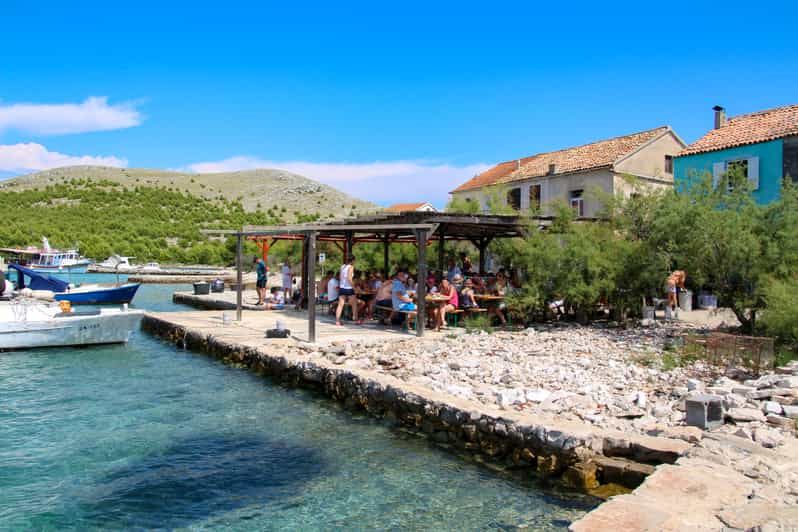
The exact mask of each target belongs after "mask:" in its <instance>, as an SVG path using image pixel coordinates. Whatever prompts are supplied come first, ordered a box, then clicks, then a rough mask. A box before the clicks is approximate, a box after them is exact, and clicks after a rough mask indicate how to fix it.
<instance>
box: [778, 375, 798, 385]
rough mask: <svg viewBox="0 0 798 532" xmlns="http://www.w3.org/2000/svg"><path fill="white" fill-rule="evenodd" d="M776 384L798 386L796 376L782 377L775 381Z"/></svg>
mask: <svg viewBox="0 0 798 532" xmlns="http://www.w3.org/2000/svg"><path fill="white" fill-rule="evenodd" d="M776 386H777V387H779V388H798V377H796V376H793V377H782V378H780V379H779V380H778V381H776Z"/></svg>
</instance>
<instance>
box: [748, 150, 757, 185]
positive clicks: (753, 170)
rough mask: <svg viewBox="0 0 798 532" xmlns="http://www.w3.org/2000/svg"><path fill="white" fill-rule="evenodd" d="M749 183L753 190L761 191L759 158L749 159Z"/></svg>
mask: <svg viewBox="0 0 798 532" xmlns="http://www.w3.org/2000/svg"><path fill="white" fill-rule="evenodd" d="M748 183H749V184H750V185H751V190H759V157H750V158H749V159H748Z"/></svg>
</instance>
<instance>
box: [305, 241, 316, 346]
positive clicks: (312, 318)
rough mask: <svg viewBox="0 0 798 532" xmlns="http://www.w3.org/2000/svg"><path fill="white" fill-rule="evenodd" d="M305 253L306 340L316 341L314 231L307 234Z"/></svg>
mask: <svg viewBox="0 0 798 532" xmlns="http://www.w3.org/2000/svg"><path fill="white" fill-rule="evenodd" d="M306 240H307V243H308V248H307V253H306V254H305V257H306V261H307V265H306V267H305V271H306V272H307V275H308V279H307V284H306V285H305V286H307V292H305V296H306V297H307V300H308V341H309V342H310V343H315V342H316V232H315V231H311V232H310V233H308V236H307V239H306Z"/></svg>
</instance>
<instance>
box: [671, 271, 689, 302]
mask: <svg viewBox="0 0 798 532" xmlns="http://www.w3.org/2000/svg"><path fill="white" fill-rule="evenodd" d="M685 280H687V272H685V271H684V270H676V271H674V272H673V273H672V274H670V275H669V276H668V280H667V284H668V305H670V307H671V312H676V309H677V308H678V307H679V290H685V288H684V282H685Z"/></svg>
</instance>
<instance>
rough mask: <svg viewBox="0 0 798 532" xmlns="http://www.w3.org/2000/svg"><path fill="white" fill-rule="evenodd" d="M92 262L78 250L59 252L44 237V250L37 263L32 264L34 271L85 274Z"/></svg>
mask: <svg viewBox="0 0 798 532" xmlns="http://www.w3.org/2000/svg"><path fill="white" fill-rule="evenodd" d="M91 263H92V261H91V260H89V259H87V258H86V257H83V256H81V254H80V253H78V250H77V249H68V250H63V251H62V250H58V249H52V248H51V247H50V242H49V241H48V240H47V237H42V249H41V251H40V253H39V257H38V259H37V260H36V261H34V262H31V263H30V267H31V268H32V269H34V270H45V271H56V272H58V271H70V272H73V273H85V272H86V268H87V267H88V266H89V264H91Z"/></svg>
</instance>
